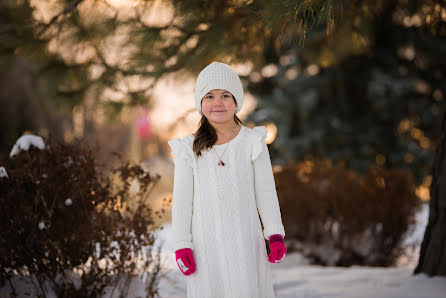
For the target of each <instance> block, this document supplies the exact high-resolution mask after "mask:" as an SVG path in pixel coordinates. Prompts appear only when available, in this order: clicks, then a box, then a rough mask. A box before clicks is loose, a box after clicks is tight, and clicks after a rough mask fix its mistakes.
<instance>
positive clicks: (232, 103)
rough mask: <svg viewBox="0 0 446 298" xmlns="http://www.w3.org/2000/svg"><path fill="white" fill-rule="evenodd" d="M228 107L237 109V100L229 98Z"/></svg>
mask: <svg viewBox="0 0 446 298" xmlns="http://www.w3.org/2000/svg"><path fill="white" fill-rule="evenodd" d="M225 106H226V109H227V110H230V111H235V109H237V106H236V105H235V102H234V100H233V99H231V100H228V102H227V103H226V104H225Z"/></svg>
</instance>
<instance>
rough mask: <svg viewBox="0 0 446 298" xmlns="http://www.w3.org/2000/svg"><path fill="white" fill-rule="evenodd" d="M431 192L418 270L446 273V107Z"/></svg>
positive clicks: (416, 271) (435, 274)
mask: <svg viewBox="0 0 446 298" xmlns="http://www.w3.org/2000/svg"><path fill="white" fill-rule="evenodd" d="M430 194H431V198H430V201H429V222H428V224H427V227H426V231H425V233H424V239H423V243H422V244H421V250H420V259H419V261H418V266H417V268H415V271H414V274H417V273H426V274H427V275H429V276H437V275H446V111H445V113H444V114H443V119H442V121H441V135H440V139H439V141H438V147H437V150H436V153H435V159H434V164H433V167H432V184H431V187H430Z"/></svg>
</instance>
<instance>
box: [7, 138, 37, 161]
mask: <svg viewBox="0 0 446 298" xmlns="http://www.w3.org/2000/svg"><path fill="white" fill-rule="evenodd" d="M31 145H32V146H34V147H37V148H39V149H40V150H43V149H45V142H44V141H43V139H42V138H41V137H39V136H35V135H24V136H21V137H20V138H19V139H18V140H17V141H16V142H15V144H14V147H12V150H11V153H10V154H9V156H10V157H13V156H14V155H16V154H18V153H19V152H20V151H21V150H25V151H27V150H28V149H29V147H30V146H31Z"/></svg>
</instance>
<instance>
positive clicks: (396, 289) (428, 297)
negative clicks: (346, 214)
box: [133, 204, 446, 298]
mask: <svg viewBox="0 0 446 298" xmlns="http://www.w3.org/2000/svg"><path fill="white" fill-rule="evenodd" d="M427 219H428V205H427V204H424V205H423V207H422V209H421V210H420V212H419V213H418V214H417V225H416V227H415V229H414V231H413V233H411V234H410V235H408V237H407V238H406V240H405V244H407V245H409V244H411V245H414V246H416V248H415V249H409V251H408V254H409V255H410V257H409V258H408V259H404V260H402V261H401V262H400V265H399V266H398V267H394V268H379V267H360V266H352V267H349V268H340V267H322V266H314V265H308V262H307V260H305V258H303V257H302V255H300V254H299V253H289V254H287V255H286V257H285V259H284V260H283V261H282V263H280V264H270V265H271V268H272V273H273V279H274V282H275V284H274V288H275V292H276V297H277V298H291V297H293V298H310V297H312V298H325V297H327V298H328V297H330V298H335V297H339V298H341V297H342V298H376V297H380V298H446V278H445V277H433V278H430V277H428V276H426V275H424V274H418V275H413V269H414V267H415V266H416V264H417V262H416V261H417V260H418V254H419V245H420V244H421V241H422V239H423V234H424V229H425V227H426V224H427ZM168 232H169V225H164V229H163V230H161V231H159V232H158V234H159V238H158V239H160V241H162V240H163V239H166V235H167V233H168ZM165 244H166V245H167V246H166V250H165V251H164V252H163V254H164V255H163V259H164V264H165V270H166V272H167V273H166V276H165V277H163V278H162V280H161V283H160V295H161V297H163V298H164V297H165V298H179V297H186V278H187V277H186V276H184V275H182V274H181V272H180V271H179V269H178V266H177V265H176V263H175V257H174V255H173V254H172V253H170V252H169V251H168V243H167V242H165ZM133 294H136V295H137V294H138V293H136V292H135V293H133Z"/></svg>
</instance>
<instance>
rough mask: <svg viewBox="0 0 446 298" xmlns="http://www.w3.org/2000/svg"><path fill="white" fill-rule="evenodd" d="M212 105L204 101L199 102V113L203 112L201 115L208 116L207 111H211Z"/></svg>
mask: <svg viewBox="0 0 446 298" xmlns="http://www.w3.org/2000/svg"><path fill="white" fill-rule="evenodd" d="M211 108H212V105H211V104H210V103H208V102H206V101H202V102H201V111H202V112H203V114H205V115H206V114H208V113H209V111H210V110H211Z"/></svg>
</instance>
